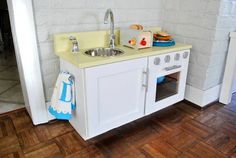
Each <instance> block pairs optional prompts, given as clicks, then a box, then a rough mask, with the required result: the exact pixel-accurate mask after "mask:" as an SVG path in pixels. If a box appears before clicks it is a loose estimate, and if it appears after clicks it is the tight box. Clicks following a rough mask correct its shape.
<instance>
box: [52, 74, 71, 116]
mask: <svg viewBox="0 0 236 158" xmlns="http://www.w3.org/2000/svg"><path fill="white" fill-rule="evenodd" d="M48 110H49V112H50V113H51V114H52V115H53V116H55V117H56V119H60V120H70V119H71V118H72V114H71V113H72V110H75V84H74V77H73V76H72V75H71V74H69V73H68V72H60V74H59V76H58V78H57V81H56V85H55V87H54V91H53V95H52V99H51V105H50V106H49V108H48Z"/></svg>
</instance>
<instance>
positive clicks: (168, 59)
mask: <svg viewBox="0 0 236 158" xmlns="http://www.w3.org/2000/svg"><path fill="white" fill-rule="evenodd" d="M164 60H165V62H166V63H169V62H170V56H169V55H167V56H165V59H164Z"/></svg>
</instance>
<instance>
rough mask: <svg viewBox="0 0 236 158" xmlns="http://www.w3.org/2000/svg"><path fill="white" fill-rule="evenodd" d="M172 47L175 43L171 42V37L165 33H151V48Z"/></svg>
mask: <svg viewBox="0 0 236 158" xmlns="http://www.w3.org/2000/svg"><path fill="white" fill-rule="evenodd" d="M174 45H175V41H174V40H173V38H172V36H171V35H170V34H168V33H167V32H164V31H160V32H157V33H153V46H158V47H169V46H174Z"/></svg>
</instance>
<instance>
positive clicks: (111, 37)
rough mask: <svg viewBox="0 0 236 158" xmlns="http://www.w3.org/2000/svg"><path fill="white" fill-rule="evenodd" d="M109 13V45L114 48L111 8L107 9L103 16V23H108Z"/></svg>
mask: <svg viewBox="0 0 236 158" xmlns="http://www.w3.org/2000/svg"><path fill="white" fill-rule="evenodd" d="M109 15H110V35H109V47H110V48H115V38H116V37H115V34H114V16H113V12H112V10H111V9H107V11H106V13H105V17H104V24H107V23H108V17H109Z"/></svg>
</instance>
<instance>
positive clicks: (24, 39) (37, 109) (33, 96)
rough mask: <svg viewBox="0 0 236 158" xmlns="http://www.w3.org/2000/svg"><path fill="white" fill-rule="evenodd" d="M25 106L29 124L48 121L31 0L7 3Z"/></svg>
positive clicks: (14, 0)
mask: <svg viewBox="0 0 236 158" xmlns="http://www.w3.org/2000/svg"><path fill="white" fill-rule="evenodd" d="M7 4H8V11H9V16H10V23H11V30H12V36H13V41H14V48H15V55H16V61H17V67H18V71H19V76H20V82H21V87H22V92H23V96H24V101H25V107H26V109H27V111H28V113H29V115H30V116H31V118H32V121H33V124H35V125H36V124H41V123H45V122H48V115H47V108H46V104H45V96H44V90H43V82H42V74H41V68H40V59H39V49H38V44H37V35H36V27H35V17H34V12H33V3H32V0H7Z"/></svg>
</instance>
